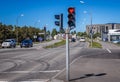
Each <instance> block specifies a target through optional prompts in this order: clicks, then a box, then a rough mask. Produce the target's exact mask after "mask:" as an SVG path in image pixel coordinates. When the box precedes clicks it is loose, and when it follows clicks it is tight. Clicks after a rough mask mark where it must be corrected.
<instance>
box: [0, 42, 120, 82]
mask: <svg viewBox="0 0 120 82" xmlns="http://www.w3.org/2000/svg"><path fill="white" fill-rule="evenodd" d="M40 45H47V44H46V43H43V44H39V45H36V46H35V47H33V48H22V49H21V48H18V49H7V50H6V49H5V50H0V80H1V81H36V80H37V81H47V80H49V79H51V78H56V77H57V76H58V75H59V73H60V72H61V71H63V70H64V69H65V64H66V63H65V62H66V58H65V57H66V55H65V53H66V51H65V45H64V46H60V47H58V48H51V49H44V48H42V47H41V46H40ZM87 47H88V43H87V42H71V43H70V62H71V64H72V63H73V62H74V61H75V60H76V59H77V58H78V57H85V58H95V59H96V58H99V59H100V58H101V59H103V58H105V59H119V58H120V56H119V53H120V51H119V49H108V48H104V49H92V48H87ZM113 48H114V47H113ZM113 54H114V55H113Z"/></svg>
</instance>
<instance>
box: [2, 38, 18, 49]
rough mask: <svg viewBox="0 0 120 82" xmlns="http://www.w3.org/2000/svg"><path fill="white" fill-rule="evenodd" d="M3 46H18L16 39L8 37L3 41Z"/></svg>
mask: <svg viewBox="0 0 120 82" xmlns="http://www.w3.org/2000/svg"><path fill="white" fill-rule="evenodd" d="M1 46H2V48H5V47H6V48H8V47H10V48H12V47H14V48H15V47H16V41H15V39H6V40H5V41H4V42H3V43H2V45H1Z"/></svg>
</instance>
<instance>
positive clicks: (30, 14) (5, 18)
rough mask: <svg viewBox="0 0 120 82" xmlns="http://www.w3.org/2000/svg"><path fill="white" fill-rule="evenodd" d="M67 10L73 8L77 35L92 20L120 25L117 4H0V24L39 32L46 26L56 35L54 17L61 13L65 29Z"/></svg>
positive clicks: (15, 0) (5, 0) (94, 0)
mask: <svg viewBox="0 0 120 82" xmlns="http://www.w3.org/2000/svg"><path fill="white" fill-rule="evenodd" d="M80 1H84V3H80ZM69 7H75V12H76V28H75V29H73V30H76V31H77V32H79V31H80V32H84V31H85V30H86V25H89V24H90V22H91V20H90V19H91V17H92V23H93V24H106V23H120V0H0V22H2V23H3V24H6V25H18V26H25V25H26V26H34V27H36V28H40V29H43V27H44V26H46V27H47V30H50V31H52V29H53V28H56V29H57V30H58V31H59V27H58V26H56V25H55V24H54V22H55V21H56V19H55V17H54V15H59V14H61V13H63V22H64V23H63V28H64V29H66V28H68V24H67V21H68V18H67V15H68V8H69ZM84 11H86V13H83V12H84ZM22 14H23V15H24V16H21V15H22ZM17 19H18V23H17V21H16V20H17Z"/></svg>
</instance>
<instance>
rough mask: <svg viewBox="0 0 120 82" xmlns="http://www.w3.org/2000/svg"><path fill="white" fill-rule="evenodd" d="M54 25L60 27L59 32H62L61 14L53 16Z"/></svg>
mask: <svg viewBox="0 0 120 82" xmlns="http://www.w3.org/2000/svg"><path fill="white" fill-rule="evenodd" d="M55 19H56V20H57V21H55V25H56V26H59V27H60V32H61V31H63V30H64V29H63V14H60V15H55Z"/></svg>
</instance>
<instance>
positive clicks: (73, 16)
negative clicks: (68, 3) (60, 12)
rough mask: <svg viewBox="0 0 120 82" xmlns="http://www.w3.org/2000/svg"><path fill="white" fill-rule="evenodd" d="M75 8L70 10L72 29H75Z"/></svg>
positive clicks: (69, 17)
mask: <svg viewBox="0 0 120 82" xmlns="http://www.w3.org/2000/svg"><path fill="white" fill-rule="evenodd" d="M75 26H76V25H75V8H74V7H69V8H68V27H69V28H70V30H71V29H73V28H75Z"/></svg>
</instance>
